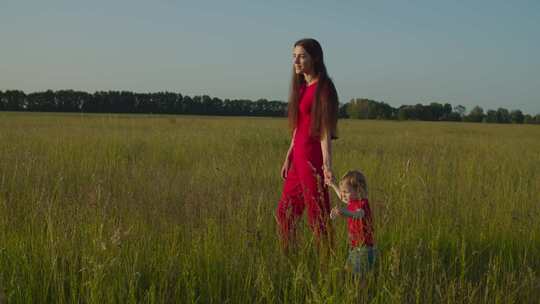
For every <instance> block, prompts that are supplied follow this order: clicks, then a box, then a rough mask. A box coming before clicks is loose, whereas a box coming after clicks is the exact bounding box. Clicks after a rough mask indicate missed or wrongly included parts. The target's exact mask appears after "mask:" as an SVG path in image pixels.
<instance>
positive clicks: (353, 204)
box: [347, 199, 373, 248]
mask: <svg viewBox="0 0 540 304" xmlns="http://www.w3.org/2000/svg"><path fill="white" fill-rule="evenodd" d="M358 209H362V210H363V211H364V216H363V217H362V218H361V219H354V218H350V217H349V218H347V228H348V231H349V241H350V243H351V248H356V247H360V246H373V219H372V217H371V208H369V201H368V200H367V199H361V200H351V201H350V202H349V204H348V205H347V210H349V211H351V212H356V211H357V210H358Z"/></svg>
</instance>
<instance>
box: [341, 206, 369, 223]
mask: <svg viewBox="0 0 540 304" xmlns="http://www.w3.org/2000/svg"><path fill="white" fill-rule="evenodd" d="M339 214H340V215H343V216H345V217H350V218H353V219H355V220H359V219H361V218H363V217H364V215H365V212H364V209H362V208H358V209H356V211H349V210H348V209H347V208H339Z"/></svg>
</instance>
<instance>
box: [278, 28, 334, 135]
mask: <svg viewBox="0 0 540 304" xmlns="http://www.w3.org/2000/svg"><path fill="white" fill-rule="evenodd" d="M297 46H301V47H302V48H304V50H305V51H306V52H307V53H308V54H309V55H310V57H311V60H312V63H313V70H314V73H315V74H316V75H317V76H318V77H319V80H318V83H317V89H316V90H315V100H314V101H313V105H312V107H311V126H310V133H311V134H310V135H311V136H314V137H319V136H321V135H322V136H323V137H324V136H327V135H330V138H332V139H337V117H338V108H339V101H338V95H337V91H336V88H335V86H334V83H333V82H332V79H330V77H329V76H328V73H327V71H326V66H325V65H324V58H323V51H322V48H321V45H320V44H319V42H318V41H317V40H315V39H311V38H306V39H301V40H298V41H297V42H296V43H295V44H294V47H297ZM304 84H306V80H305V79H304V75H303V74H296V72H295V70H294V66H293V70H292V79H291V88H290V92H289V105H288V111H287V112H288V117H289V127H290V128H291V131H292V130H294V129H295V128H296V126H297V122H298V121H297V120H298V111H299V102H300V100H299V99H300V87H301V86H302V85H304Z"/></svg>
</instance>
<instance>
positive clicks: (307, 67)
mask: <svg viewBox="0 0 540 304" xmlns="http://www.w3.org/2000/svg"><path fill="white" fill-rule="evenodd" d="M293 65H294V71H295V72H296V74H312V72H313V60H312V58H311V56H310V55H309V53H308V52H306V50H304V48H303V47H301V46H299V45H297V46H296V47H294V49H293Z"/></svg>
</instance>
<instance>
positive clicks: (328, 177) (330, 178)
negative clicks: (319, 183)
mask: <svg viewBox="0 0 540 304" xmlns="http://www.w3.org/2000/svg"><path fill="white" fill-rule="evenodd" d="M323 173H324V183H325V184H326V185H330V184H333V183H334V173H333V172H332V169H331V168H329V167H324V168H323Z"/></svg>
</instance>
